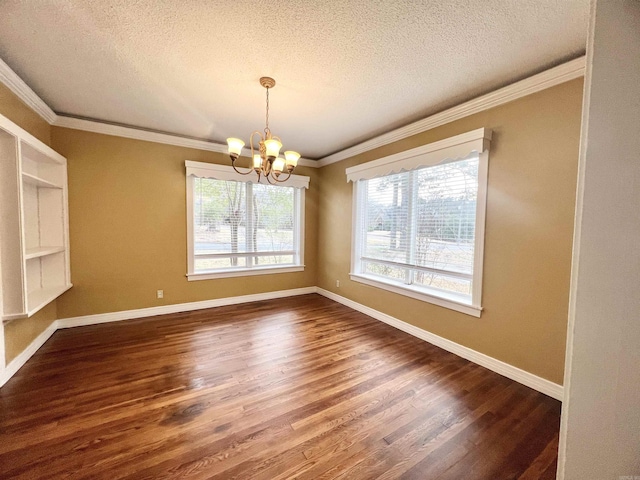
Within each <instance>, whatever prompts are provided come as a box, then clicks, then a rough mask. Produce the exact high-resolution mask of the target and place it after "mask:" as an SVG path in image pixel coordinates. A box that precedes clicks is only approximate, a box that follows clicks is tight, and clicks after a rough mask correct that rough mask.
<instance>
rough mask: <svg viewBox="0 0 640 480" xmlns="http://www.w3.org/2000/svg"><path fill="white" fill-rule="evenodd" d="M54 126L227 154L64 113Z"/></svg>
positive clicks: (213, 146)
mask: <svg viewBox="0 0 640 480" xmlns="http://www.w3.org/2000/svg"><path fill="white" fill-rule="evenodd" d="M51 125H53V126H54V127H63V128H70V129H73V130H82V131H85V132H93V133H100V134H102V135H112V136H114V137H123V138H131V139H134V140H143V141H145V142H153V143H161V144H164V145H174V146H177V147H185V148H193V149H195V150H204V151H207V152H217V153H223V154H225V155H226V154H227V152H228V147H227V145H223V144H222V143H215V142H210V141H207V140H198V139H195V138H189V137H181V136H180V135H174V134H171V133H161V132H154V131H152V130H143V129H141V128H135V127H128V126H125V125H117V124H113V123H105V122H99V121H97V120H88V119H84V118H75V117H68V116H66V115H56V119H55V121H54V122H52V123H51ZM250 154H251V151H250V150H247V149H246V148H245V149H243V152H242V156H244V157H246V158H247V159H249V157H250V156H251V155H250ZM247 161H248V160H247ZM298 165H300V166H303V167H312V168H318V162H317V161H315V160H309V159H308V158H300V159H299V160H298Z"/></svg>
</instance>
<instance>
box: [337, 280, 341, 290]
mask: <svg viewBox="0 0 640 480" xmlns="http://www.w3.org/2000/svg"><path fill="white" fill-rule="evenodd" d="M336 287H338V288H340V280H336Z"/></svg>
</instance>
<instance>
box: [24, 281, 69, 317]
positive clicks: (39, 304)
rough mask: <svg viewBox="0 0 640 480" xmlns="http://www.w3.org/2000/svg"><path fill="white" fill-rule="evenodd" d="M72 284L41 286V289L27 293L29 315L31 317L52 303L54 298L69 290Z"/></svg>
mask: <svg viewBox="0 0 640 480" xmlns="http://www.w3.org/2000/svg"><path fill="white" fill-rule="evenodd" d="M72 286H73V285H71V284H69V285H56V286H54V287H49V288H41V289H40V290H34V291H33V292H29V294H28V295H27V303H28V308H27V316H28V317H30V316H32V315H33V314H34V313H36V312H37V311H39V310H42V308H43V307H44V306H46V305H48V304H49V303H51V302H52V301H53V300H55V299H56V298H58V297H59V296H60V295H62V294H63V293H64V292H66V291H67V290H69V289H70V288H71V287H72Z"/></svg>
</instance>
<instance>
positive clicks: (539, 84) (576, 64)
mask: <svg viewBox="0 0 640 480" xmlns="http://www.w3.org/2000/svg"><path fill="white" fill-rule="evenodd" d="M585 64H586V63H585V57H584V56H582V57H580V58H576V59H575V60H571V61H569V62H566V63H563V64H562V65H558V66H557V67H553V68H550V69H549V70H545V71H544V72H541V73H538V74H537V75H533V76H531V77H528V78H525V79H524V80H520V81H519V82H515V83H512V84H511V85H507V86H506V87H503V88H500V89H498V90H495V91H493V92H491V93H487V94H486V95H482V96H481V97H478V98H474V99H473V100H469V101H468V102H465V103H462V104H460V105H457V106H455V107H452V108H449V109H448V110H444V111H442V112H440V113H436V114H435V115H431V116H430V117H427V118H423V119H422V120H418V121H417V122H413V123H410V124H409V125H405V126H404V127H400V128H397V129H395V130H392V131H390V132H388V133H384V134H382V135H380V136H377V137H375V138H372V139H370V140H367V141H366V142H362V143H359V144H358V145H354V146H353V147H349V148H346V149H344V150H341V151H339V152H336V153H334V154H332V155H329V156H327V157H324V158H321V159H320V160H318V167H324V166H326V165H331V164H332V163H336V162H339V161H341V160H345V159H347V158H350V157H353V156H355V155H358V154H360V153H364V152H368V151H369V150H373V149H374V148H378V147H382V146H383V145H388V144H389V143H393V142H397V141H398V140H402V139H404V138H407V137H411V136H412V135H416V134H418V133H422V132H426V131H427V130H431V129H432V128H436V127H439V126H441V125H445V124H447V123H450V122H453V121H454V120H459V119H461V118H464V117H468V116H469V115H473V114H475V113H479V112H483V111H485V110H489V109H490V108H494V107H497V106H499V105H503V104H505V103H508V102H512V101H514V100H517V99H519V98H522V97H526V96H527V95H531V94H533V93H536V92H540V91H542V90H545V89H547V88H551V87H554V86H556V85H560V84H561V83H565V82H568V81H570V80H573V79H575V78H579V77H582V76H584V72H585Z"/></svg>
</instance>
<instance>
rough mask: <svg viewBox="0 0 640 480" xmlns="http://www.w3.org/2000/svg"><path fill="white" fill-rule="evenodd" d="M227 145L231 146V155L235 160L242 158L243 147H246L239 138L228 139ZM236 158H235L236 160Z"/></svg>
mask: <svg viewBox="0 0 640 480" xmlns="http://www.w3.org/2000/svg"><path fill="white" fill-rule="evenodd" d="M227 145H229V155H230V156H231V158H233V159H234V160H235V159H236V158H238V157H239V156H240V153H242V147H244V142H243V141H242V140H240V139H239V138H233V137H232V138H227ZM234 157H235V158H234Z"/></svg>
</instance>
